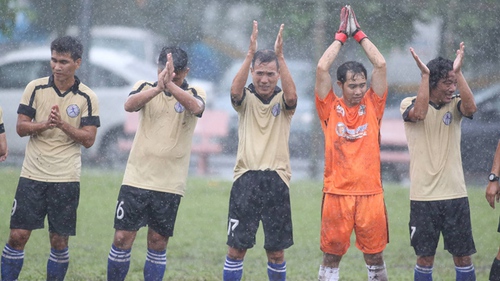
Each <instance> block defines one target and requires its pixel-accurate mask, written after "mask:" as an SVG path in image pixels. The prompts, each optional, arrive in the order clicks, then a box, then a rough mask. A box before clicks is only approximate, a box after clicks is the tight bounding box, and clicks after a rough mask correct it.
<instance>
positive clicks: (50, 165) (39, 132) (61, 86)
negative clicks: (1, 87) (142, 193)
mask: <svg viewBox="0 0 500 281" xmlns="http://www.w3.org/2000/svg"><path fill="white" fill-rule="evenodd" d="M50 50H51V60H50V66H51V68H52V75H51V76H49V77H44V78H40V79H36V80H33V81H31V82H30V83H29V84H28V85H27V86H26V89H25V90H24V93H23V95H22V98H21V103H20V105H19V109H18V110H17V113H18V118H17V127H16V129H17V133H18V134H19V136H21V137H25V136H29V142H28V144H27V146H26V152H25V157H24V162H23V166H22V170H21V177H20V178H19V183H18V186H17V191H16V195H15V197H14V204H13V207H12V214H11V219H10V235H9V239H8V242H7V244H6V245H5V247H4V249H3V253H2V270H1V272H2V273H1V275H2V280H4V281H8V280H17V278H18V276H19V273H20V271H21V268H22V266H23V260H24V247H25V245H26V243H27V242H28V239H29V237H30V235H31V231H33V230H34V229H39V228H44V220H45V216H47V219H48V223H49V239H50V246H51V249H50V257H49V259H48V262H47V280H63V279H64V276H65V275H66V271H67V269H68V265H69V250H68V241H69V236H74V235H76V213H77V207H78V201H79V196H80V170H81V146H82V145H83V146H84V147H85V148H89V147H91V146H92V145H93V144H94V140H95V136H96V132H97V127H99V126H100V121H99V114H98V109H99V106H98V103H97V96H96V95H95V94H94V92H93V91H92V90H91V89H90V88H88V87H87V86H85V85H84V84H83V83H81V82H80V80H79V79H78V77H76V76H75V71H76V70H77V69H78V68H79V67H80V64H81V63H82V50H83V47H82V44H81V43H80V42H79V41H78V40H76V39H75V38H72V37H69V36H65V37H60V38H58V39H55V40H54V41H52V43H51V45H50Z"/></svg>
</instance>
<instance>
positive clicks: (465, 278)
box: [455, 264, 476, 281]
mask: <svg viewBox="0 0 500 281" xmlns="http://www.w3.org/2000/svg"><path fill="white" fill-rule="evenodd" d="M455 272H456V273H457V281H476V271H475V269H474V265H473V264H471V265H469V266H464V267H457V266H455Z"/></svg>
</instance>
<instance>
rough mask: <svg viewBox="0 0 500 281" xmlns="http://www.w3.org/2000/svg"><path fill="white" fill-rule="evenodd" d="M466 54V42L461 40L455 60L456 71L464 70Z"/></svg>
mask: <svg viewBox="0 0 500 281" xmlns="http://www.w3.org/2000/svg"><path fill="white" fill-rule="evenodd" d="M464 54H465V44H464V42H460V48H459V49H458V50H457V57H456V58H455V61H454V62H453V71H454V72H455V73H458V72H460V71H462V62H463V60H464Z"/></svg>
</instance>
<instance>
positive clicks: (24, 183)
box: [10, 177, 80, 236]
mask: <svg viewBox="0 0 500 281" xmlns="http://www.w3.org/2000/svg"><path fill="white" fill-rule="evenodd" d="M79 199H80V183H79V182H41V181H35V180H31V179H27V178H22V177H21V178H19V183H18V185H17V190H16V195H15V197H14V203H13V205H12V213H11V218H10V228H11V229H26V230H34V229H40V228H44V221H45V216H47V220H48V222H49V231H50V232H51V233H57V234H59V235H61V236H74V235H76V210H77V209H78V201H79Z"/></svg>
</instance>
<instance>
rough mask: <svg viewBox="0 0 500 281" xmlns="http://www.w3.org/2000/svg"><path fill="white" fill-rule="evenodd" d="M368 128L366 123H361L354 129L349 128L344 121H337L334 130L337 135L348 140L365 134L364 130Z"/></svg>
mask: <svg viewBox="0 0 500 281" xmlns="http://www.w3.org/2000/svg"><path fill="white" fill-rule="evenodd" d="M367 129H368V124H364V125H361V126H359V127H357V128H356V129H349V128H348V127H347V126H346V125H345V124H344V123H342V122H339V123H337V127H336V128H335V132H336V133H337V135H338V136H339V137H343V138H346V139H348V140H356V139H360V138H362V137H364V136H366V130H367Z"/></svg>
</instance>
